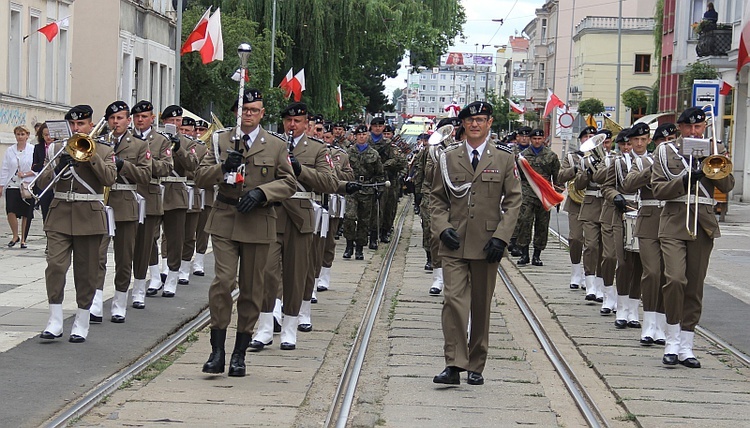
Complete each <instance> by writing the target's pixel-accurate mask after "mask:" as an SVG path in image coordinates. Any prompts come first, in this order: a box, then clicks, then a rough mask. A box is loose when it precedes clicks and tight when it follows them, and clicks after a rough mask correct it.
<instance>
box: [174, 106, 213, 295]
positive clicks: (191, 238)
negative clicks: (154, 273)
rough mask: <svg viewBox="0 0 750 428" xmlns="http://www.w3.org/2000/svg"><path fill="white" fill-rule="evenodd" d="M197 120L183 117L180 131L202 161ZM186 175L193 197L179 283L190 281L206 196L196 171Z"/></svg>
mask: <svg viewBox="0 0 750 428" xmlns="http://www.w3.org/2000/svg"><path fill="white" fill-rule="evenodd" d="M195 123H196V121H195V120H194V119H193V118H191V117H183V118H182V126H181V127H180V133H181V134H182V135H185V136H187V137H188V138H190V139H191V140H192V142H193V143H194V144H193V145H192V148H193V150H195V156H196V157H197V158H198V161H199V162H200V161H201V160H202V159H203V156H205V155H206V152H207V148H206V143H204V142H203V141H201V140H198V139H196V138H195V136H196V135H197V133H196V131H195ZM185 176H186V178H187V182H186V184H187V185H188V186H189V187H192V188H193V191H192V192H190V193H189V195H188V197H190V196H191V195H192V199H191V200H190V201H188V210H187V212H186V214H185V240H184V241H183V244H182V261H181V262H180V276H179V278H178V280H177V283H178V284H182V285H186V284H189V283H190V272H191V270H190V268H191V261H192V260H193V253H194V252H195V243H196V235H197V233H198V222H199V220H200V216H201V213H202V212H203V199H204V198H205V191H204V190H202V189H199V188H197V187H196V186H195V181H194V179H195V172H194V171H190V170H186V171H185Z"/></svg>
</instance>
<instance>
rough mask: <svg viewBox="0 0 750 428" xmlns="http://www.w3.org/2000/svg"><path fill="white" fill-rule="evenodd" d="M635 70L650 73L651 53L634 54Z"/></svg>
mask: <svg viewBox="0 0 750 428" xmlns="http://www.w3.org/2000/svg"><path fill="white" fill-rule="evenodd" d="M635 72H636V73H651V55H650V54H635Z"/></svg>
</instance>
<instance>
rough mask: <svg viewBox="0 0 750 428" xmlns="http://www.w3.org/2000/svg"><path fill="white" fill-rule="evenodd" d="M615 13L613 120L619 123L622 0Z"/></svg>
mask: <svg viewBox="0 0 750 428" xmlns="http://www.w3.org/2000/svg"><path fill="white" fill-rule="evenodd" d="M619 3H620V12H619V13H618V15H617V78H616V79H615V82H616V83H615V121H616V122H617V123H620V80H621V79H620V74H621V70H620V69H621V68H622V0H620V2H619Z"/></svg>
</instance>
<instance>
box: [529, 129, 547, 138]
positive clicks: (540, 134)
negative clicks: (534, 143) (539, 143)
mask: <svg viewBox="0 0 750 428" xmlns="http://www.w3.org/2000/svg"><path fill="white" fill-rule="evenodd" d="M531 136H532V137H544V130H543V129H538V128H537V129H535V130H533V131H531Z"/></svg>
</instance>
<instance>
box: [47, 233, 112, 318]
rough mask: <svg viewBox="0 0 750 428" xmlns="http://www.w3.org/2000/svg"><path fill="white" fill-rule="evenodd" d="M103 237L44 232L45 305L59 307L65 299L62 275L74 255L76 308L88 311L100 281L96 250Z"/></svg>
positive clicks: (63, 276)
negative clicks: (45, 252)
mask: <svg viewBox="0 0 750 428" xmlns="http://www.w3.org/2000/svg"><path fill="white" fill-rule="evenodd" d="M102 236H103V235H82V236H72V235H66V234H64V233H59V232H47V269H45V271H44V277H45V282H46V285H47V301H48V302H49V303H50V304H53V305H55V304H61V303H62V302H63V298H64V290H65V275H66V274H67V273H68V269H69V268H70V259H71V257H70V253H71V252H72V253H73V280H74V281H75V289H76V304H77V305H78V308H79V309H89V308H90V307H91V301H92V300H93V299H94V293H95V292H96V287H97V285H98V283H97V281H98V280H99V254H100V253H99V247H100V246H101V243H102Z"/></svg>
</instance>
